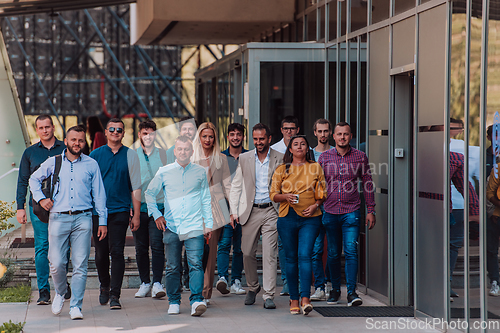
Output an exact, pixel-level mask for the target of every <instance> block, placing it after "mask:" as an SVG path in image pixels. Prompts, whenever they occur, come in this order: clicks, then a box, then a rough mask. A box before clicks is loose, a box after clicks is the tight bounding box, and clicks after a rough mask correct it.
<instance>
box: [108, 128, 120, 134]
mask: <svg viewBox="0 0 500 333" xmlns="http://www.w3.org/2000/svg"><path fill="white" fill-rule="evenodd" d="M115 130H116V133H123V128H121V127H116V128H115V127H110V128H108V132H110V133H113V132H114V131H115Z"/></svg>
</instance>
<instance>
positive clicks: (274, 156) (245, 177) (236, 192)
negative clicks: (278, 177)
mask: <svg viewBox="0 0 500 333" xmlns="http://www.w3.org/2000/svg"><path fill="white" fill-rule="evenodd" d="M269 149H271V152H270V153H269V173H268V188H269V189H271V182H272V180H273V174H274V171H275V170H276V168H277V167H278V166H279V165H280V164H282V163H283V154H281V153H280V152H278V151H276V150H274V149H272V148H269ZM254 199H255V149H253V150H250V151H248V152H246V153H243V154H241V155H240V157H239V163H238V168H237V169H236V173H235V175H234V178H233V182H232V183H231V194H230V196H229V207H230V211H231V214H235V215H236V216H238V217H239V220H240V224H241V225H244V224H245V223H246V222H247V220H248V217H249V216H250V212H251V211H252V207H253V202H254ZM273 206H274V209H276V212H278V208H279V204H277V203H275V202H273Z"/></svg>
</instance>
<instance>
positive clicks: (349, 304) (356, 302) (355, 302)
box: [347, 299, 363, 306]
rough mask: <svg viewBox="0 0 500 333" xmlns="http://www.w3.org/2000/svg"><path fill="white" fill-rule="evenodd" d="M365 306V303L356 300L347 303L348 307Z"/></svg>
mask: <svg viewBox="0 0 500 333" xmlns="http://www.w3.org/2000/svg"><path fill="white" fill-rule="evenodd" d="M361 304H363V301H362V300H360V299H355V300H353V301H352V302H349V303H347V306H360V305H361Z"/></svg>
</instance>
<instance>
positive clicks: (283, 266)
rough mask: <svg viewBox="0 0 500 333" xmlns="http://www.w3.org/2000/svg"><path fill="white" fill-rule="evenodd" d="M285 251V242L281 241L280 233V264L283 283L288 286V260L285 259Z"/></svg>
mask: <svg viewBox="0 0 500 333" xmlns="http://www.w3.org/2000/svg"><path fill="white" fill-rule="evenodd" d="M285 257H286V256H285V249H284V248H283V242H282V241H281V236H280V235H279V232H278V258H279V262H280V269H281V281H283V285H285V284H286V259H285Z"/></svg>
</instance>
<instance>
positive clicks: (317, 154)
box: [312, 147, 333, 162]
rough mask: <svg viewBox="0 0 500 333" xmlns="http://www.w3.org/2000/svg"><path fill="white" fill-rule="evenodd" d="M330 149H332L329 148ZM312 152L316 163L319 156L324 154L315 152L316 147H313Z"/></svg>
mask: <svg viewBox="0 0 500 333" xmlns="http://www.w3.org/2000/svg"><path fill="white" fill-rule="evenodd" d="M330 149H333V147H330ZM330 149H327V150H330ZM327 150H325V151H327ZM312 151H313V153H314V160H315V161H316V162H318V160H319V157H320V156H321V154H323V153H324V151H316V147H314V148H313V150H312Z"/></svg>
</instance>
